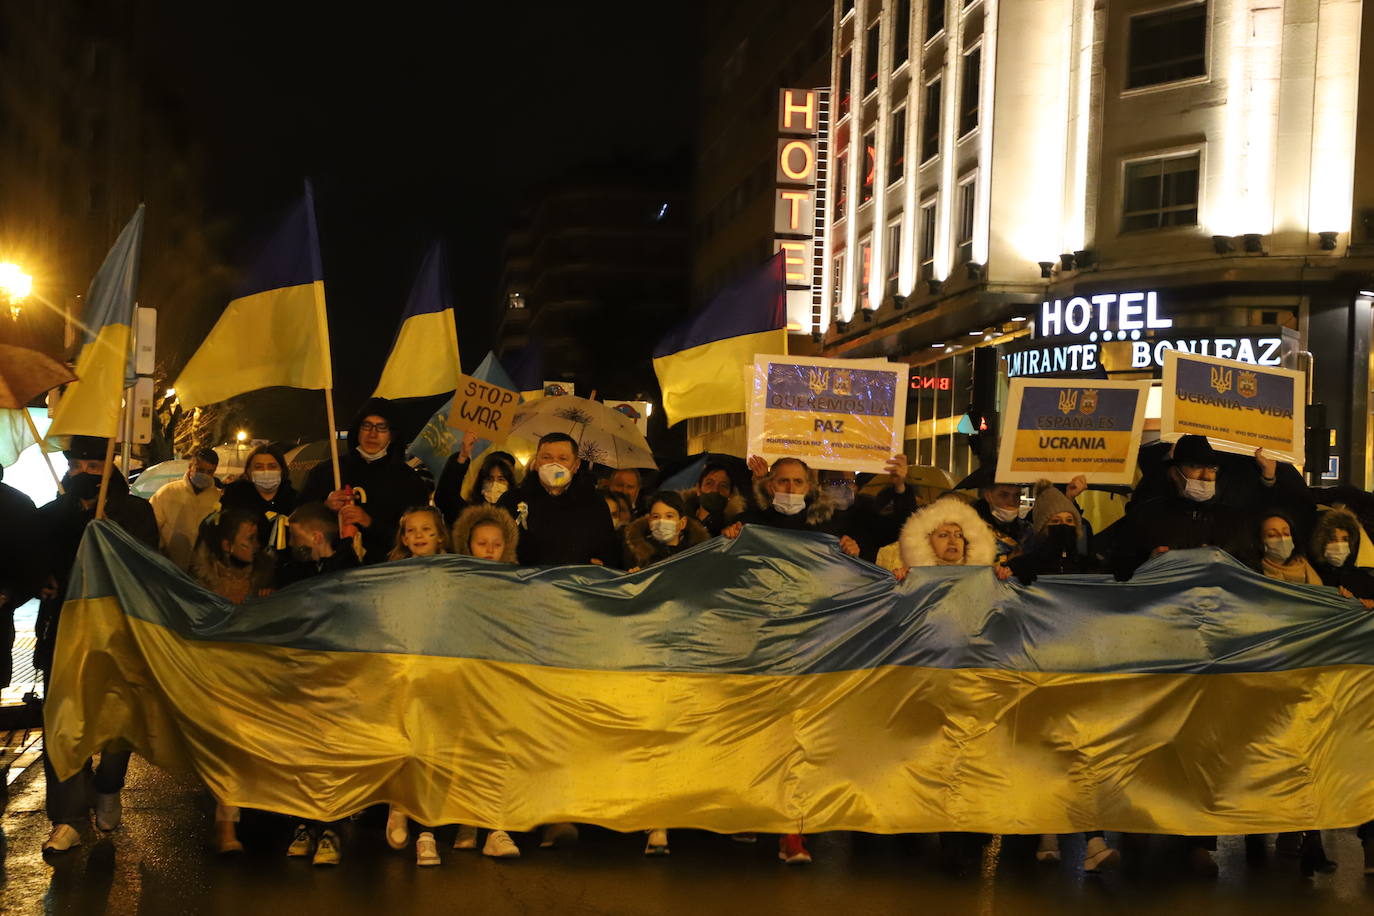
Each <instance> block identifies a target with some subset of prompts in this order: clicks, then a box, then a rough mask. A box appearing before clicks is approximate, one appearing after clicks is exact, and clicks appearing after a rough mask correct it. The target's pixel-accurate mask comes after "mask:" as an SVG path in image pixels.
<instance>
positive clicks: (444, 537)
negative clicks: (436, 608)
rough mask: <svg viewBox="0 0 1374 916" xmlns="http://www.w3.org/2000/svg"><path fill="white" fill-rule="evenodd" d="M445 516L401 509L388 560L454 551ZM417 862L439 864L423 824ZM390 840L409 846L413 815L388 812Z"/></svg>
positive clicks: (429, 509)
mask: <svg viewBox="0 0 1374 916" xmlns="http://www.w3.org/2000/svg"><path fill="white" fill-rule="evenodd" d="M452 552H453V550H452V548H451V547H450V545H449V540H448V529H447V528H445V527H444V517H443V515H442V514H441V513H440V512H439V510H438V509H436V508H435V507H434V506H415V507H413V508H410V509H407V510H406V511H404V512H402V513H401V519H400V522H399V523H398V524H397V526H396V545H395V546H394V547H392V548H391V552H390V553H388V554H387V557H386V558H387V559H388V560H407V559H410V558H411V557H433V556H437V555H439V554H441V553H452ZM415 826H416V827H417V828H418V831H419V833H418V836H416V838H415V864H416V865H438V864H439V844H438V843H436V842H435V840H434V831H433V830H431V829H430V828H428V827H425V826H424V825H422V824H418V823H417V824H416V825H415ZM386 841H387V843H388V844H390V846H391V848H392V849H405V848H406V844H407V843H408V842H410V819H409V818H408V817H406V814H405V812H404V811H400V810H398V809H397V808H394V807H393V808H390V809H388V810H387V814H386Z"/></svg>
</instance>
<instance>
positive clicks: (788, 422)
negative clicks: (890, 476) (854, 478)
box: [748, 354, 910, 474]
mask: <svg viewBox="0 0 1374 916" xmlns="http://www.w3.org/2000/svg"><path fill="white" fill-rule="evenodd" d="M909 373H910V367H909V366H907V365H906V364H904V363H890V362H888V361H887V360H882V359H844V360H836V359H817V358H814V357H806V356H770V355H766V354H761V355H759V356H756V357H754V366H753V371H752V373H751V377H750V381H749V391H750V404H749V427H748V433H749V453H750V454H751V455H761V456H763V457H764V458H766V459H768V460H769V461H770V462H771V461H774V460H776V459H778V458H783V457H789V458H800V459H801V460H803V461H805V462H806V463H807V464H808V465H810V466H811V467H813V468H823V469H827V470H836V471H855V472H860V473H862V472H868V473H875V474H876V473H880V472H882V470H883V468H884V465H886V463H887V461H888V459H889V458H891V457H892V456H893V455H895V454H897V453H898V452H900V451H901V450H902V433H903V429H904V425H905V422H906V391H907V376H908V374H909Z"/></svg>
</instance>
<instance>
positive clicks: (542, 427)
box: [510, 395, 658, 470]
mask: <svg viewBox="0 0 1374 916" xmlns="http://www.w3.org/2000/svg"><path fill="white" fill-rule="evenodd" d="M549 433H566V434H567V435H569V436H572V437H573V439H574V440H576V442H577V446H578V450H577V454H578V457H579V458H581V459H582V460H583V461H584V462H594V463H596V464H602V465H605V466H606V467H610V468H652V469H655V470H657V468H658V463H657V462H655V461H654V454H653V452H652V451H651V450H650V449H649V443H648V441H647V440H646V439H645V438H644V434H643V433H641V432H640V431H639V427H637V426H635V422H634V421H633V420H631V419H630V418H629V417H627V416H625V415H624V414H623V413H621V412H620V411H618V410H615V409H613V408H610V407H607V406H606V405H605V404H602V403H601V402H600V401H589V400H587V399H586V398H579V397H574V396H573V395H562V396H559V397H552V398H549V397H544V398H539V399H537V400H534V401H531V402H530V403H528V404H522V405H520V407H519V408H518V409H517V410H516V411H515V423H514V425H512V426H511V431H510V435H511V436H513V437H519V438H521V439H528V440H530V441H537V440H538V439H539V438H540V437H542V436H547V435H548V434H549Z"/></svg>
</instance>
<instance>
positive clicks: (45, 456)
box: [19, 407, 67, 495]
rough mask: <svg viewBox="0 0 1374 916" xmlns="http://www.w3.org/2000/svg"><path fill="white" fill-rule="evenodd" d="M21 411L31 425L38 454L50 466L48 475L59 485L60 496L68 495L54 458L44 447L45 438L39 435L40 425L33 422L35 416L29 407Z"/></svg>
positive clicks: (30, 430) (30, 428)
mask: <svg viewBox="0 0 1374 916" xmlns="http://www.w3.org/2000/svg"><path fill="white" fill-rule="evenodd" d="M19 409H20V410H21V411H23V412H24V419H25V420H26V421H27V422H28V424H29V432H30V433H32V434H33V441H34V442H35V443H36V444H37V445H38V454H40V455H42V456H43V463H44V464H46V465H47V466H48V473H49V474H51V475H52V482H53V483H55V484H57V492H58V495H61V494H64V493H66V492H67V491H66V490H64V489H63V488H62V478H61V477H58V476H57V468H55V467H53V466H52V456H50V455H49V454H48V450H47V449H45V448H44V447H43V437H42V436H40V435H39V434H38V424H36V423H34V422H33V416H32V415H31V414H30V413H29V409H28V408H27V407H21V408H19Z"/></svg>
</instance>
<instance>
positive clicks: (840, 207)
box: [835, 150, 849, 222]
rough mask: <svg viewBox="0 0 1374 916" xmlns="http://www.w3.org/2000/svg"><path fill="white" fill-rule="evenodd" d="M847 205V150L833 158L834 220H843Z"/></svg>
mask: <svg viewBox="0 0 1374 916" xmlns="http://www.w3.org/2000/svg"><path fill="white" fill-rule="evenodd" d="M848 204H849V150H844V151H843V152H841V153H840V154H839V156H837V157H835V220H836V221H837V222H838V221H839V220H842V219H844V210H845V207H846V206H848Z"/></svg>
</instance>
